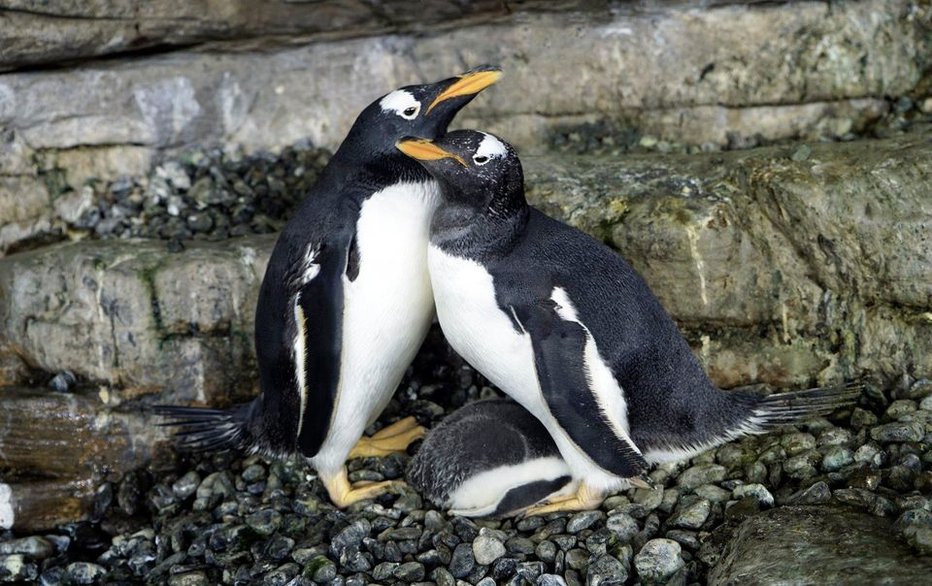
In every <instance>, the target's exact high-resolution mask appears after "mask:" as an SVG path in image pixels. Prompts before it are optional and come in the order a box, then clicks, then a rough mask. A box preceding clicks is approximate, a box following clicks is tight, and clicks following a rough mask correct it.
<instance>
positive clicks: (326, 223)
mask: <svg viewBox="0 0 932 586" xmlns="http://www.w3.org/2000/svg"><path fill="white" fill-rule="evenodd" d="M500 75H501V71H500V70H499V69H498V68H495V67H481V68H477V69H474V70H472V71H469V72H467V73H465V74H463V75H460V76H458V77H455V78H451V79H446V80H443V81H440V82H437V83H433V84H427V85H414V86H408V87H403V88H401V89H398V90H395V91H393V92H391V93H389V94H387V95H385V96H383V97H381V98H379V99H378V100H376V101H375V102H373V103H372V104H370V105H369V106H368V107H367V108H366V109H365V110H363V111H362V113H361V114H360V115H359V117H358V118H357V119H356V122H355V123H354V124H353V126H352V128H351V129H350V131H349V134H348V135H347V136H346V138H345V139H344V141H343V143H342V144H341V145H340V148H339V149H338V150H337V152H336V153H335V154H334V155H333V158H331V160H330V162H329V163H328V164H327V166H326V168H325V169H324V170H323V171H322V173H321V175H320V178H319V180H318V181H317V183H316V184H315V185H314V187H313V188H311V191H310V193H308V195H307V197H306V198H305V199H304V201H303V202H302V203H301V205H300V207H299V208H298V210H297V213H296V214H295V216H294V218H292V219H291V221H289V222H288V224H287V225H286V226H285V228H284V230H283V231H282V233H281V235H280V236H279V238H278V242H277V243H276V245H275V248H274V250H273V252H272V256H271V259H270V260H269V264H268V268H267V269H266V273H265V278H264V279H263V281H262V286H261V288H260V290H259V301H258V306H257V308H256V334H255V343H256V356H257V361H258V367H259V383H260V388H261V394H260V395H259V396H258V397H257V398H256V399H255V400H254V401H253V402H251V403H249V404H247V405H242V406H239V407H236V408H233V409H231V410H225V411H222V410H209V409H197V408H186V407H168V406H163V407H160V408H158V411H157V412H158V413H159V414H161V415H163V416H165V417H167V418H168V420H169V421H168V424H169V425H176V426H178V427H179V428H180V429H179V431H178V432H177V434H176V435H177V437H179V438H180V439H181V440H182V441H181V443H182V445H183V446H185V447H187V448H191V449H194V450H224V449H237V450H243V451H249V452H260V453H266V454H270V455H290V454H295V453H298V454H301V455H303V456H305V457H306V458H307V461H308V462H309V463H310V465H311V466H313V467H314V468H315V469H316V471H317V473H318V476H319V477H320V479H321V481H322V482H323V484H324V486H325V487H326V489H327V492H328V493H329V495H330V498H331V500H332V501H333V502H334V504H336V505H337V506H339V507H345V506H347V505H349V504H351V503H353V502H356V501H358V500H361V499H365V498H371V497H374V496H376V495H378V494H380V493H382V492H384V491H386V490H388V489H389V488H391V486H392V483H391V482H381V483H375V484H369V485H366V486H358V487H354V486H351V485H350V483H349V480H348V478H347V472H346V467H345V461H346V459H347V458H348V457H358V456H368V455H385V454H388V453H390V452H392V451H399V450H404V449H406V447H407V445H408V444H409V443H410V442H412V441H414V440H415V439H417V438H419V437H421V436H422V435H423V431H424V430H423V428H421V427H420V426H418V425H417V422H416V421H415V420H414V419H413V418H408V419H404V420H402V421H399V422H398V423H396V424H394V425H391V426H389V427H388V428H386V429H383V430H381V431H380V432H379V433H377V434H376V435H375V436H373V437H371V438H362V435H363V432H364V429H365V428H366V427H367V426H368V425H369V424H371V423H372V422H373V421H374V420H375V419H376V418H377V417H378V415H379V413H381V411H382V410H383V409H384V408H385V406H386V404H387V403H388V401H389V400H390V399H391V396H392V393H393V392H394V390H395V388H396V387H397V385H398V383H399V382H400V380H401V377H402V375H403V374H404V371H405V369H406V368H407V366H408V364H409V363H410V362H411V360H412V359H413V358H414V355H415V353H416V352H417V349H418V347H419V346H420V345H421V342H422V341H423V340H424V338H425V336H426V334H427V330H428V328H429V326H430V323H431V321H432V319H433V315H434V304H433V298H432V295H431V290H430V281H429V277H428V274H427V258H426V252H427V242H428V227H429V220H430V218H431V214H432V213H433V210H434V207H435V206H436V203H437V199H438V188H437V183H436V181H434V180H433V179H432V178H431V177H430V175H429V174H428V173H427V172H426V171H425V170H424V169H423V168H422V167H421V166H420V165H419V164H417V163H416V162H414V161H412V160H411V159H410V158H408V157H406V156H404V155H403V154H402V153H400V152H398V150H397V149H396V148H395V143H396V142H397V141H398V140H400V139H401V138H402V137H405V136H408V135H413V136H419V137H423V138H435V137H437V136H440V135H442V134H443V133H444V132H445V131H446V129H447V126H448V125H449V124H450V122H451V121H452V120H453V117H454V116H455V115H456V113H457V112H458V111H459V110H460V108H462V107H463V106H465V105H466V104H467V103H469V101H470V100H471V99H472V98H473V97H474V96H475V95H476V94H477V93H479V92H480V91H482V90H483V89H485V88H487V87H488V86H490V85H492V84H493V83H495V82H496V81H497V80H498V78H499V77H500ZM361 438H362V439H361ZM354 446H355V447H354Z"/></svg>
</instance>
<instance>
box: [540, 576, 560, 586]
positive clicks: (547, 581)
mask: <svg viewBox="0 0 932 586" xmlns="http://www.w3.org/2000/svg"><path fill="white" fill-rule="evenodd" d="M537 586H566V580H564V579H563V577H562V576H557V575H556V574H541V575H540V576H539V577H538V578H537Z"/></svg>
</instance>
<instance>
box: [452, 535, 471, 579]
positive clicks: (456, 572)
mask: <svg viewBox="0 0 932 586" xmlns="http://www.w3.org/2000/svg"><path fill="white" fill-rule="evenodd" d="M475 566H476V558H475V556H474V555H473V553H472V546H471V545H470V544H469V543H461V544H459V545H457V546H456V549H454V550H453V557H452V558H451V559H450V574H452V575H453V577H454V578H465V577H466V576H468V575H469V573H470V572H471V571H472V570H473V568H474V567H475Z"/></svg>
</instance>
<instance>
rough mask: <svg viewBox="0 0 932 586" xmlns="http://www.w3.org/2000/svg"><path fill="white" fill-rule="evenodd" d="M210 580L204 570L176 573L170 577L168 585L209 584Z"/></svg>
mask: <svg viewBox="0 0 932 586" xmlns="http://www.w3.org/2000/svg"><path fill="white" fill-rule="evenodd" d="M209 584H210V580H208V579H207V574H205V573H204V572H185V573H183V574H174V575H173V576H172V577H170V578H169V579H168V586H208V585H209Z"/></svg>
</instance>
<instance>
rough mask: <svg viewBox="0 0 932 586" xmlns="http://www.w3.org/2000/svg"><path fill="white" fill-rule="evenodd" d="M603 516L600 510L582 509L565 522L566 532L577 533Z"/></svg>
mask: <svg viewBox="0 0 932 586" xmlns="http://www.w3.org/2000/svg"><path fill="white" fill-rule="evenodd" d="M604 518H605V513H603V512H602V511H583V512H581V513H576V514H575V515H573V516H572V517H570V519H569V521H567V522H566V532H567V533H574V534H575V533H579V532H580V531H582V530H584V529H589V528H590V527H592V526H593V525H595V524H596V523H598V522H599V521H601V520H602V519H604Z"/></svg>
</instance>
